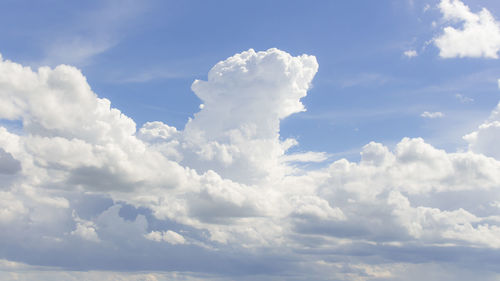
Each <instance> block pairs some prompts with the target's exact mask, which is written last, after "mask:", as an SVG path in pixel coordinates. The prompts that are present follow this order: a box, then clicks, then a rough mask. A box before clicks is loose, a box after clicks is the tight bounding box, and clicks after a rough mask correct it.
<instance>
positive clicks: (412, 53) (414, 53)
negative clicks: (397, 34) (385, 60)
mask: <svg viewBox="0 0 500 281" xmlns="http://www.w3.org/2000/svg"><path fill="white" fill-rule="evenodd" d="M403 54H404V55H405V56H407V57H408V58H413V57H416V56H418V53H417V51H415V50H407V51H405V52H404V53H403Z"/></svg>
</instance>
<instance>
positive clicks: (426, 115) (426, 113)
mask: <svg viewBox="0 0 500 281" xmlns="http://www.w3.org/2000/svg"><path fill="white" fill-rule="evenodd" d="M420 116H422V117H424V118H431V119H434V118H443V117H444V113H442V112H439V111H437V112H429V111H424V112H423V113H422V114H420Z"/></svg>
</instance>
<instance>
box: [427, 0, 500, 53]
mask: <svg viewBox="0 0 500 281" xmlns="http://www.w3.org/2000/svg"><path fill="white" fill-rule="evenodd" d="M439 9H440V11H441V13H442V14H443V19H444V20H445V21H448V22H452V23H460V24H461V25H462V26H461V27H460V28H456V27H454V26H446V27H445V28H444V29H443V33H442V34H441V35H439V36H438V37H436V38H435V39H434V44H435V45H436V46H437V47H438V48H439V55H440V56H441V57H443V58H454V57H474V58H477V57H484V58H493V59H496V58H498V51H499V50H500V25H499V22H498V21H497V20H496V19H495V18H494V17H493V15H492V14H491V12H490V11H488V10H487V9H486V8H483V9H482V10H481V11H480V12H478V13H474V12H472V11H471V10H470V8H469V7H468V6H467V5H465V4H464V3H463V2H462V1H460V0H441V2H440V3H439Z"/></svg>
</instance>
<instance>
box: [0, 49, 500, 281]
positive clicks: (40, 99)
mask: <svg viewBox="0 0 500 281" xmlns="http://www.w3.org/2000/svg"><path fill="white" fill-rule="evenodd" d="M317 69H318V64H317V62H316V59H315V58H314V57H312V56H307V55H303V56H298V57H293V56H291V55H289V54H288V53H286V52H283V51H280V50H277V49H270V50H267V51H264V52H255V51H253V50H249V51H246V52H242V53H241V54H237V55H235V56H232V57H230V58H228V59H227V60H224V61H221V62H219V63H218V64H217V65H216V66H214V68H212V70H210V72H209V75H208V80H207V81H196V82H195V83H193V86H192V87H193V90H194V92H195V94H196V95H198V97H199V98H200V99H201V100H202V102H203V104H204V105H205V106H204V107H203V108H200V111H199V112H198V113H196V114H195V116H194V118H193V119H192V120H191V121H189V123H188V124H187V125H186V128H185V129H184V130H177V129H176V128H174V127H172V126H169V125H168V124H165V123H162V122H148V123H146V124H144V125H143V126H142V127H141V128H139V129H138V130H137V128H136V126H135V122H134V121H133V120H132V119H130V118H128V117H127V116H125V115H124V114H122V113H121V112H120V111H119V110H117V109H114V108H112V107H111V105H110V102H109V101H108V100H106V99H102V98H99V97H98V96H97V95H96V94H95V93H93V92H92V91H91V88H90V86H89V85H88V84H87V81H86V79H85V77H84V76H83V75H82V74H81V72H80V71H79V70H77V69H75V68H73V67H70V66H59V67H57V68H55V69H50V68H46V67H43V68H40V69H38V70H37V71H33V70H31V69H30V68H26V67H23V66H21V65H19V64H16V63H13V62H10V61H6V60H2V61H0V108H1V109H3V110H2V111H0V118H4V119H9V120H20V121H22V123H23V132H22V133H15V132H10V131H9V130H8V129H6V128H3V127H0V160H2V161H3V162H2V164H1V165H0V169H1V170H0V171H3V172H2V174H1V175H0V183H1V184H2V186H1V188H2V189H1V190H0V195H1V196H0V224H1V225H2V229H5V231H2V232H1V233H0V247H2V249H6V250H5V252H3V253H5V254H4V256H2V257H0V258H5V259H13V258H16V259H17V260H18V261H22V262H26V263H30V264H42V262H41V261H40V260H37V259H36V258H34V257H44V256H47V255H49V254H51V255H55V256H54V258H53V259H51V260H50V261H51V262H50V264H49V265H52V266H57V267H62V268H65V267H68V268H77V269H82V270H86V271H88V270H92V269H96V268H103V267H106V266H110V267H111V265H110V264H109V261H110V260H113V261H115V262H114V263H113V264H120V265H121V266H123V268H118V269H127V270H144V269H145V268H146V269H148V270H150V269H154V270H159V271H162V270H167V271H175V270H177V269H178V268H181V269H183V270H185V271H193V272H204V271H205V272H206V271H210V272H211V273H214V274H221V273H224V272H226V270H227V267H228V266H231V267H232V268H233V269H234V271H233V272H237V273H238V274H240V275H241V276H245V274H248V276H251V277H255V274H258V273H263V274H264V273H266V272H267V273H269V272H279V270H278V269H280V268H281V269H283V268H286V271H287V274H290V273H289V272H292V274H293V273H298V274H299V273H300V274H302V276H309V274H307V273H311V274H315V275H314V276H336V277H337V276H338V279H342V278H344V279H345V278H347V277H349V278H351V277H353V278H354V277H359V276H362V275H365V276H366V275H367V274H369V275H370V276H374V277H376V276H379V277H384V276H391V274H393V276H397V275H395V274H397V273H398V270H396V269H395V268H394V266H393V267H389V268H386V267H384V265H387V264H388V263H389V264H391V266H392V265H393V264H394V263H400V262H401V261H398V260H397V255H391V254H392V252H391V251H398V253H403V254H404V255H406V256H407V259H408V260H409V263H410V264H411V263H412V262H413V261H421V260H422V259H427V258H428V256H429V254H428V252H426V251H431V252H433V253H438V254H443V255H436V257H435V259H436V263H440V262H444V263H446V262H448V263H452V262H453V261H452V260H451V261H450V260H443V261H442V260H439V259H440V258H442V259H446V258H448V259H449V255H447V253H448V252H446V251H447V250H448V249H449V248H446V247H443V246H444V245H448V247H455V246H456V247H457V248H454V249H455V250H457V251H469V250H470V249H474V251H477V252H474V253H475V255H481V254H483V253H484V252H482V251H490V250H495V249H497V248H498V247H499V246H500V243H499V241H497V240H498V239H496V238H495V237H498V233H499V230H498V229H499V227H500V222H499V220H498V218H497V217H498V214H497V212H498V208H497V207H495V206H496V205H495V204H497V202H499V201H500V198H499V197H500V193H499V192H498V191H497V189H498V188H497V187H498V186H499V185H500V162H499V161H498V159H499V155H500V154H499V153H500V152H499V150H498V149H497V147H498V146H496V145H495V141H496V140H497V139H498V138H499V137H500V134H497V131H498V128H500V126H498V124H497V123H498V116H499V115H500V114H499V113H498V112H500V109H498V108H497V109H496V111H494V112H493V114H492V116H491V118H490V119H489V120H487V121H486V122H485V124H483V125H482V126H481V127H479V129H478V130H477V131H476V132H473V133H472V134H471V135H470V136H468V137H466V139H467V140H468V141H469V143H470V151H467V152H460V153H450V152H446V151H444V150H440V149H437V148H435V147H433V146H432V145H430V144H428V143H426V142H425V141H424V140H423V139H421V138H403V139H402V140H401V141H400V142H399V143H398V144H396V146H395V148H394V149H389V148H388V147H387V146H384V145H383V144H380V143H375V142H370V143H369V144H367V145H366V146H364V147H363V149H362V153H361V160H360V161H359V162H350V161H348V160H346V159H340V160H337V161H335V162H333V163H329V164H327V166H326V167H323V168H317V169H301V168H300V166H296V165H295V163H296V162H323V161H327V160H328V159H327V158H328V155H327V154H325V153H322V152H310V151H306V152H303V153H295V154H293V153H287V150H288V149H289V148H290V147H292V146H294V145H296V144H297V141H296V140H293V139H286V140H282V139H281V138H280V134H279V127H280V121H281V120H282V119H283V118H286V117H287V116H289V115H291V114H294V113H298V112H301V111H304V110H305V108H304V106H303V104H302V103H301V101H300V99H301V98H303V97H304V96H305V95H306V94H307V90H308V89H309V88H310V87H311V81H312V79H313V77H314V75H315V73H316V71H317ZM457 98H458V97H457ZM424 115H426V116H424V117H440V116H441V117H442V113H439V112H437V113H431V112H424ZM221 116H222V117H225V118H221ZM488 156H490V157H488ZM464 194H465V195H464ZM443 197H451V198H458V199H457V200H441V199H442V198H443ZM127 208H128V209H129V211H127ZM130 210H132V211H130ZM76 213H78V216H77V215H76ZM6 226H8V227H6ZM172 229H173V230H175V231H173V230H172ZM151 241H157V242H166V243H153V242H151ZM96 242H98V243H96ZM27 243H28V244H27ZM170 244H173V245H176V246H175V247H172V246H171V245H170ZM436 245H437V246H436ZM450 245H451V246H450ZM453 245H455V246H453ZM22 249H30V253H29V255H23V254H22V253H23V252H21V254H17V253H19V251H20V250H22ZM54 249H57V251H56V252H54V251H53V250H54ZM429 249H430V250H429ZM365 251H368V252H370V255H369V256H370V258H369V260H367V259H365V256H366V255H359V253H360V252H365ZM471 251H472V250H471ZM330 252H331V253H336V254H335V259H336V260H338V262H337V261H336V262H333V263H329V262H327V261H325V260H328V259H331V258H332V256H331V255H328V254H327V253H330ZM13 253H15V254H13ZM186 253H189V254H186ZM270 253H273V254H272V255H270ZM302 253H307V254H302ZM338 253H343V254H338ZM75 256H76V257H78V258H77V259H75V258H74V257H75ZM186 256H188V257H186ZM63 261H64V262H63ZM158 261H162V262H158ZM481 262H483V260H481ZM228 263H229V264H228ZM486 263H487V266H495V265H496V263H497V261H496V259H489V260H487V261H486ZM43 264H45V265H46V264H47V263H43ZM206 264H210V265H211V267H212V268H210V270H208V269H207V268H206V266H204V265H206ZM349 264H354V265H356V266H348V265H349ZM242 265H244V266H242ZM263 265H266V266H263ZM325 265H328V266H325ZM407 266H409V267H411V265H407ZM248 268H251V269H252V270H249V269H248ZM255 268H257V269H258V270H260V269H262V268H264V269H266V270H268V271H259V272H257V273H256V272H254V271H255V270H256V269H255ZM106 269H111V270H116V267H115V268H106ZM315 270H318V271H317V272H316V271H315ZM250 271H252V272H250ZM304 272H305V273H304ZM251 274H254V275H251ZM276 274H279V273H276ZM346 276H347V277H346ZM251 277H248V278H250V280H251ZM279 277H282V276H279V275H278V277H276V278H277V279H278V280H279ZM384 278H385V277H384ZM215 279H217V278H215Z"/></svg>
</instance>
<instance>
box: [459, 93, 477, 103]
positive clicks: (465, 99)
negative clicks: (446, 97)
mask: <svg viewBox="0 0 500 281" xmlns="http://www.w3.org/2000/svg"><path fill="white" fill-rule="evenodd" d="M455 98H457V100H459V101H460V102H461V103H471V102H474V99H473V98H470V97H467V96H464V95H462V94H456V95H455Z"/></svg>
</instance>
